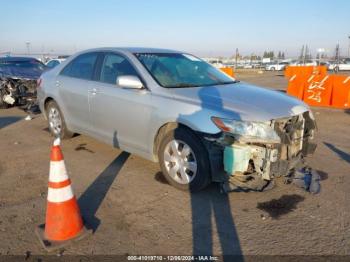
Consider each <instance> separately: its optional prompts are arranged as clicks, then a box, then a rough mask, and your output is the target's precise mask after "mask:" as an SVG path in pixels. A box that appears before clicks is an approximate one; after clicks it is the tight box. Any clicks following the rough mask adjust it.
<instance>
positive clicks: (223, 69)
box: [220, 67, 235, 77]
mask: <svg viewBox="0 0 350 262" xmlns="http://www.w3.org/2000/svg"><path fill="white" fill-rule="evenodd" d="M220 70H221V71H222V72H224V73H226V74H228V75H229V76H231V77H234V76H235V74H234V72H233V68H232V67H222V68H220Z"/></svg>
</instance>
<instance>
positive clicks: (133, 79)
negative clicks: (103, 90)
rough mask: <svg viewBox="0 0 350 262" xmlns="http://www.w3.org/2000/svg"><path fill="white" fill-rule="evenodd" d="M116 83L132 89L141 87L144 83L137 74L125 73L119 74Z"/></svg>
mask: <svg viewBox="0 0 350 262" xmlns="http://www.w3.org/2000/svg"><path fill="white" fill-rule="evenodd" d="M116 84H117V85H118V86H120V87H124V88H131V89H141V88H143V84H142V82H141V80H140V79H139V78H138V77H137V76H133V75H125V76H118V77H117V81H116Z"/></svg>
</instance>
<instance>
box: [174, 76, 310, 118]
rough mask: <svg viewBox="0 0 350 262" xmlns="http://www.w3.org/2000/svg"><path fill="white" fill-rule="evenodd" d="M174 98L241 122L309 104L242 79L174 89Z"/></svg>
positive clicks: (275, 115) (286, 114)
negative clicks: (226, 82)
mask: <svg viewBox="0 0 350 262" xmlns="http://www.w3.org/2000/svg"><path fill="white" fill-rule="evenodd" d="M171 92H172V96H173V98H174V99H178V100H183V101H187V102H189V103H194V104H197V105H200V106H201V107H202V108H206V109H211V110H214V111H215V112H214V114H215V113H216V114H220V115H219V116H220V117H230V118H232V119H237V120H239V119H240V120H245V121H269V120H272V119H278V118H284V117H289V116H293V115H298V114H301V113H303V112H305V111H308V110H309V107H308V106H307V105H306V104H305V103H303V102H302V101H300V100H297V99H295V98H293V97H290V96H288V95H285V94H283V93H282V92H279V91H273V90H268V89H266V88H261V87H257V86H253V85H249V84H247V83H243V82H237V83H234V84H230V85H220V86H207V87H194V88H174V89H172V90H171Z"/></svg>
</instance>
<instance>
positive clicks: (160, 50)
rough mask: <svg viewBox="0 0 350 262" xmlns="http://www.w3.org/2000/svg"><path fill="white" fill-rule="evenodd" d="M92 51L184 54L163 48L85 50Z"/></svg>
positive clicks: (102, 48) (101, 48)
mask: <svg viewBox="0 0 350 262" xmlns="http://www.w3.org/2000/svg"><path fill="white" fill-rule="evenodd" d="M92 51H100V52H101V51H123V52H130V53H183V52H181V51H176V50H171V49H162V48H149V47H100V48H94V49H89V50H85V51H84V53H85V52H92Z"/></svg>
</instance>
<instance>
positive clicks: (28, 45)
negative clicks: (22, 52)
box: [26, 41, 30, 55]
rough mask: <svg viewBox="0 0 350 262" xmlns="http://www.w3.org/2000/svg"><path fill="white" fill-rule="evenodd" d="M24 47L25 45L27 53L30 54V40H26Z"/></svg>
mask: <svg viewBox="0 0 350 262" xmlns="http://www.w3.org/2000/svg"><path fill="white" fill-rule="evenodd" d="M26 47H27V55H29V54H30V42H29V41H28V42H26Z"/></svg>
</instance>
